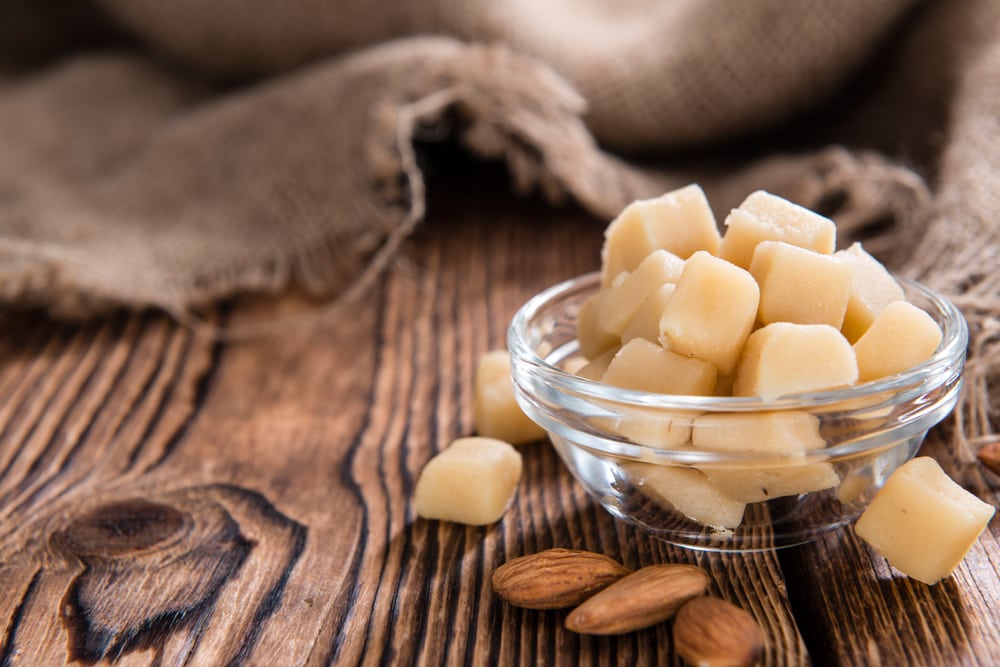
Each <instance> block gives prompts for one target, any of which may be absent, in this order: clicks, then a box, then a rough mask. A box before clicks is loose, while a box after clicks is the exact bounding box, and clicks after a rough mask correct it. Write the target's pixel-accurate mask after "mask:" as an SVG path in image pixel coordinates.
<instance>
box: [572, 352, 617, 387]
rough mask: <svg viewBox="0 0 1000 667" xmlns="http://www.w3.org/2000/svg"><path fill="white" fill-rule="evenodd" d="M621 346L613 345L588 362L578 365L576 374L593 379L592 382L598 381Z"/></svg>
mask: <svg viewBox="0 0 1000 667" xmlns="http://www.w3.org/2000/svg"><path fill="white" fill-rule="evenodd" d="M620 349H621V346H617V347H613V348H611V349H609V350H605V351H604V352H601V353H600V354H599V355H597V356H596V357H594V358H593V359H591V360H590V361H589V362H587V363H586V364H584V365H583V366H581V367H580V369H579V370H577V371H576V374H577V375H579V376H580V377H582V378H586V379H587V380H593V381H594V382H600V381H601V378H602V377H604V374H605V373H607V372H608V366H610V365H611V360H612V359H614V358H615V355H616V354H618V350H620Z"/></svg>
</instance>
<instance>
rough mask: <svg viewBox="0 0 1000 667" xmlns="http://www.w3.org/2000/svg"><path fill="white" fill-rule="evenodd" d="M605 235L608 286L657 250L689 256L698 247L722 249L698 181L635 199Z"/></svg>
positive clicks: (603, 255)
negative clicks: (619, 275)
mask: <svg viewBox="0 0 1000 667" xmlns="http://www.w3.org/2000/svg"><path fill="white" fill-rule="evenodd" d="M604 236H605V241H604V247H603V249H602V250H601V258H602V265H603V266H602V276H603V278H602V285H603V286H605V287H607V286H608V285H610V284H611V282H612V281H613V280H614V278H615V276H617V275H618V274H619V273H621V272H622V271H634V270H635V268H636V267H637V266H639V263H640V262H642V260H643V259H645V258H646V256H647V255H649V254H650V253H651V252H653V251H654V250H659V249H664V250H669V251H670V252H672V253H674V254H675V255H678V256H679V257H680V258H681V259H687V258H688V257H690V256H691V255H692V254H693V253H694V252H695V251H697V250H707V251H708V252H710V253H712V254H715V253H716V252H718V249H719V230H718V226H717V225H716V223H715V216H714V215H713V214H712V209H711V208H710V207H709V205H708V200H707V199H706V198H705V193H704V192H703V191H702V189H701V187H699V186H698V185H688V186H686V187H683V188H680V189H678V190H674V191H672V192H668V193H666V194H664V195H662V196H660V197H657V198H656V199H644V200H639V201H636V202H632V203H631V204H629V205H628V206H627V207H625V210H623V211H622V212H621V214H620V215H619V216H618V217H617V218H615V219H614V220H613V221H612V222H611V224H610V225H608V228H607V230H605V233H604Z"/></svg>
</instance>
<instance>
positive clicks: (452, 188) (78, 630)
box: [0, 163, 1000, 665]
mask: <svg viewBox="0 0 1000 667" xmlns="http://www.w3.org/2000/svg"><path fill="white" fill-rule="evenodd" d="M436 174H437V175H436V178H435V179H434V180H432V183H431V185H432V187H431V198H430V202H431V203H430V211H429V214H428V219H427V221H426V222H425V223H424V224H423V225H422V226H421V227H420V229H419V231H418V232H417V234H416V235H415V236H414V237H413V238H412V239H411V240H410V241H409V242H408V243H407V244H406V246H405V249H404V251H403V252H402V254H401V256H400V257H399V258H398V260H397V261H396V262H395V263H394V264H393V266H392V267H391V268H390V269H389V271H388V272H387V273H386V274H385V275H384V276H383V277H382V279H381V280H380V281H379V283H378V284H377V285H376V286H374V287H373V288H372V289H371V290H370V291H369V292H368V293H367V294H366V295H365V296H364V298H362V299H361V300H360V301H359V302H357V303H355V304H353V305H351V306H349V307H346V308H341V309H338V310H335V311H332V312H329V313H327V314H326V315H325V316H323V317H322V318H319V319H316V318H312V319H309V318H307V319H306V321H305V323H304V324H303V323H301V322H300V323H299V324H290V325H289V326H287V327H283V328H281V329H280V332H279V333H277V334H274V335H259V336H255V337H250V338H249V339H246V340H234V341H228V342H213V340H211V339H209V338H207V337H204V336H200V335H197V334H195V333H193V332H192V330H191V329H189V328H187V327H184V326H181V325H178V324H176V323H175V322H174V321H172V320H171V319H169V318H167V317H165V316H163V315H159V314H154V313H147V314H140V315H128V314H118V315H115V316H113V317H110V318H108V319H105V320H102V321H99V322H93V323H89V324H85V325H69V324H59V323H55V322H52V321H50V320H48V319H46V318H45V317H43V316H41V315H39V314H33V313H24V314H8V315H6V316H4V319H3V326H2V328H0V627H2V628H3V629H2V630H0V664H3V665H55V664H63V663H65V662H72V661H77V662H79V663H82V664H90V663H94V662H111V663H116V664H121V665H133V664H135V665H139V664H157V665H180V664H192V665H195V664H197V665H202V664H206V665H215V664H244V663H245V664H262V665H278V664H281V665H299V664H308V665H320V664H329V663H337V664H358V663H364V664H411V663H418V664H425V665H439V664H449V665H453V664H546V665H548V664H581V663H582V664H595V665H616V664H625V665H647V664H680V661H679V659H678V658H676V657H675V656H674V654H673V652H672V648H671V639H670V624H669V623H665V624H661V625H660V626H657V627H655V628H652V629H649V630H644V631H640V632H637V633H633V634H630V635H626V636H622V637H617V638H614V637H612V638H596V637H582V636H577V635H574V634H572V633H570V632H568V631H566V630H564V629H563V628H562V620H563V618H564V615H565V613H564V612H537V611H525V610H519V609H515V608H511V607H509V606H507V605H505V604H504V603H502V602H501V601H500V600H499V599H498V598H497V597H496V596H495V595H494V594H493V592H492V590H491V588H490V584H489V575H490V573H491V572H492V570H493V569H494V568H495V567H496V566H497V565H498V564H500V563H502V562H504V561H505V560H507V559H508V558H512V557H514V556H519V555H522V554H526V553H531V552H534V551H538V550H541V549H544V548H548V547H553V546H561V547H572V548H583V549H590V550H594V551H599V552H601V553H605V554H608V555H610V556H612V557H615V558H618V559H620V560H621V561H623V562H624V563H625V564H627V565H629V566H631V567H637V566H641V565H644V564H647V563H658V562H668V561H670V562H689V563H695V564H699V565H702V566H704V567H705V568H707V569H708V570H709V572H710V573H711V574H712V577H713V582H714V583H713V586H712V592H713V593H714V594H716V595H720V596H722V597H724V598H726V599H728V600H730V601H732V602H734V603H735V604H737V605H739V606H740V607H742V608H744V609H746V610H748V611H749V612H750V613H751V614H752V615H753V616H754V617H755V618H756V619H757V620H758V621H759V622H760V624H761V626H762V627H763V629H764V632H765V635H766V638H767V653H766V662H767V664H773V665H799V664H810V663H813V664H819V665H825V664H852V665H874V664H883V665H916V664H936V665H975V664H979V665H995V664H1000V522H998V521H997V520H994V521H993V523H992V524H991V526H990V528H989V529H988V530H987V532H986V533H985V534H984V536H983V538H982V540H981V541H980V542H979V543H978V544H977V545H976V546H975V547H973V549H972V551H971V553H970V555H969V557H968V558H967V559H966V561H965V562H964V563H963V565H962V566H961V567H960V568H959V570H958V572H957V573H956V574H955V575H954V576H953V577H952V578H950V579H948V580H946V581H945V582H943V583H941V584H940V585H938V586H935V587H928V586H925V585H923V584H919V583H917V582H913V581H910V580H908V579H906V578H905V577H902V576H901V575H899V574H898V573H894V572H893V571H892V570H891V569H890V568H889V567H888V566H887V565H886V563H885V561H884V560H883V559H882V558H880V557H878V556H876V555H875V554H874V553H873V552H871V551H870V550H869V549H868V548H867V547H866V546H865V545H864V544H862V543H860V542H859V541H858V540H857V539H856V538H855V537H854V536H853V535H852V533H851V532H850V531H842V532H838V533H836V534H834V535H831V536H829V537H826V538H825V539H822V540H819V541H817V542H816V543H814V544H811V545H808V546H805V547H799V548H794V549H787V550H782V551H780V552H777V553H763V554H752V555H728V556H726V555H710V554H705V553H698V552H687V551H684V550H682V549H678V548H674V547H670V546H667V545H665V544H662V543H659V542H657V541H655V540H652V539H650V538H649V537H647V536H646V535H644V534H643V533H641V532H639V531H637V530H635V529H632V528H629V527H626V526H623V525H621V524H619V523H617V522H615V521H614V520H612V519H611V517H610V516H609V515H608V514H606V513H605V512H604V511H603V510H602V509H600V508H599V507H598V506H596V505H595V503H594V502H592V501H591V500H589V499H588V498H587V497H586V496H585V494H584V493H583V492H582V490H581V489H580V488H579V487H578V486H577V485H576V484H575V483H574V482H573V480H572V479H571V478H570V476H569V474H568V473H567V472H566V471H565V469H564V468H563V467H562V466H561V464H560V462H559V460H558V457H557V456H556V455H555V453H554V451H553V450H552V448H551V447H550V446H549V445H548V444H547V443H539V444H535V445H529V446H526V447H524V448H523V450H522V451H523V453H524V459H525V473H524V477H523V479H522V482H521V486H520V490H519V494H518V496H517V499H516V502H515V504H514V506H513V507H512V508H511V509H510V511H509V512H508V513H507V514H506V516H505V518H504V519H503V520H502V521H501V522H500V523H499V524H497V525H495V526H492V527H489V528H468V527H462V526H458V525H453V524H447V523H441V522H435V521H425V520H421V519H418V518H417V517H416V516H415V514H414V511H413V507H412V504H411V502H410V498H411V496H412V492H413V489H414V484H415V481H416V477H417V475H418V473H419V471H420V469H421V467H422V466H423V464H424V463H425V462H426V461H427V460H428V459H429V458H430V457H431V456H432V455H433V454H434V453H435V452H437V451H438V450H440V449H441V448H442V447H444V446H446V445H447V444H448V443H449V442H450V440H451V439H453V438H455V437H457V436H461V435H467V434H470V433H471V428H472V425H471V418H472V393H471V381H472V375H473V367H474V363H475V360H476V358H477V357H478V355H480V354H481V353H482V352H484V351H486V350H487V349H490V348H494V347H499V346H502V345H503V342H504V331H505V327H506V324H507V322H508V320H509V319H510V317H511V315H512V314H513V313H514V311H515V310H516V308H517V307H518V305H519V304H521V303H522V302H523V301H524V300H525V298H527V297H528V296H530V295H532V294H534V293H535V292H537V291H538V290H539V289H541V288H543V287H545V286H548V285H550V284H552V283H555V282H557V281H560V280H563V279H566V278H569V277H571V276H574V275H577V274H580V273H583V272H586V271H589V270H592V269H593V268H595V267H596V264H597V257H598V249H599V246H600V241H601V232H602V229H603V223H602V222H600V221H595V220H591V219H590V218H588V217H587V216H586V215H585V214H583V213H581V212H579V211H577V210H575V209H572V208H564V209H552V208H549V207H547V206H546V205H544V204H542V203H541V202H538V201H532V200H528V201H523V200H522V201H518V200H512V199H511V198H510V197H509V196H508V195H507V189H506V186H505V183H504V182H503V180H502V179H503V176H502V172H501V171H499V170H498V169H490V168H478V167H476V168H473V167H471V166H470V165H468V164H466V163H459V165H458V167H457V168H452V169H444V170H439V171H438V172H436ZM308 307H309V306H308V304H304V303H303V301H302V300H301V299H297V298H294V297H288V298H284V299H281V300H279V301H277V302H271V303H243V302H241V303H237V304H230V305H228V306H226V307H223V308H220V309H219V310H217V311H214V312H212V313H209V318H210V319H211V320H212V321H213V322H215V323H219V324H222V325H224V326H228V327H255V326H258V325H259V324H260V323H262V322H264V323H268V322H275V321H292V322H298V321H299V320H297V319H296V317H298V315H297V314H298V313H301V312H303V308H306V309H308ZM938 435H939V434H935V436H934V437H932V438H931V441H930V442H929V444H928V445H927V447H926V449H927V450H928V451H931V452H932V453H934V454H935V455H937V456H938V457H939V459H941V460H942V461H943V463H944V464H945V467H946V469H948V470H949V471H950V472H952V473H954V474H956V475H958V476H959V478H960V479H962V480H963V482H964V483H966V484H967V485H968V486H969V488H971V489H972V490H973V491H975V492H976V493H977V494H979V495H980V497H982V498H985V499H988V500H990V501H991V502H993V503H994V504H996V502H997V498H998V493H997V491H998V488H1000V479H998V478H997V477H996V476H993V475H992V474H991V473H989V472H987V471H985V470H984V469H981V468H978V467H977V466H975V465H971V464H966V463H960V462H959V461H957V460H955V459H954V458H953V457H952V456H950V455H949V453H948V450H947V448H946V447H945V446H944V445H943V444H942V440H941V438H940V437H937V436H938Z"/></svg>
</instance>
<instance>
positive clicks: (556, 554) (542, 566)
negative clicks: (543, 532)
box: [493, 549, 631, 609]
mask: <svg viewBox="0 0 1000 667" xmlns="http://www.w3.org/2000/svg"><path fill="white" fill-rule="evenodd" d="M629 572H631V570H629V569H628V568H627V567H625V566H624V565H622V564H621V563H619V562H617V561H615V560H613V559H611V558H608V557H607V556H605V555H603V554H598V553H593V552H591V551H575V550H572V549H548V550H546V551H540V552H538V553H536V554H530V555H527V556H521V557H519V558H514V559H513V560H509V561H507V562H506V563H504V564H503V565H501V566H500V567H498V568H497V569H496V570H494V571H493V590H494V591H496V593H497V595H499V596H500V597H502V598H503V599H504V600H506V601H507V602H509V603H510V604H512V605H514V606H517V607H526V608H528V609H565V608H566V607H572V606H574V605H577V604H580V602H582V601H584V600H586V599H587V598H589V597H590V596H591V595H593V594H594V593H596V592H598V591H600V590H601V589H603V588H605V587H607V586H608V585H610V584H612V583H614V582H615V581H617V580H619V579H621V578H622V577H624V576H625V575H627V574H628V573H629Z"/></svg>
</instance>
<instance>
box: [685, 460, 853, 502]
mask: <svg viewBox="0 0 1000 667" xmlns="http://www.w3.org/2000/svg"><path fill="white" fill-rule="evenodd" d="M701 471H702V472H703V473H705V477H707V478H708V481H710V482H711V483H712V484H714V485H715V487H716V488H718V489H719V490H720V491H722V492H723V493H725V494H726V495H727V496H729V497H730V498H733V499H735V500H739V501H741V502H744V503H759V502H764V501H766V500H773V499H774V498H783V497H785V496H797V495H799V494H800V493H811V492H813V491H822V490H823V489H829V488H833V487H835V486H837V485H838V484H840V477H838V476H837V472H836V471H835V470H834V469H833V466H832V465H830V464H829V463H806V464H802V465H789V466H780V467H777V466H776V467H771V468H753V467H740V468H709V467H704V468H702V469H701Z"/></svg>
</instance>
